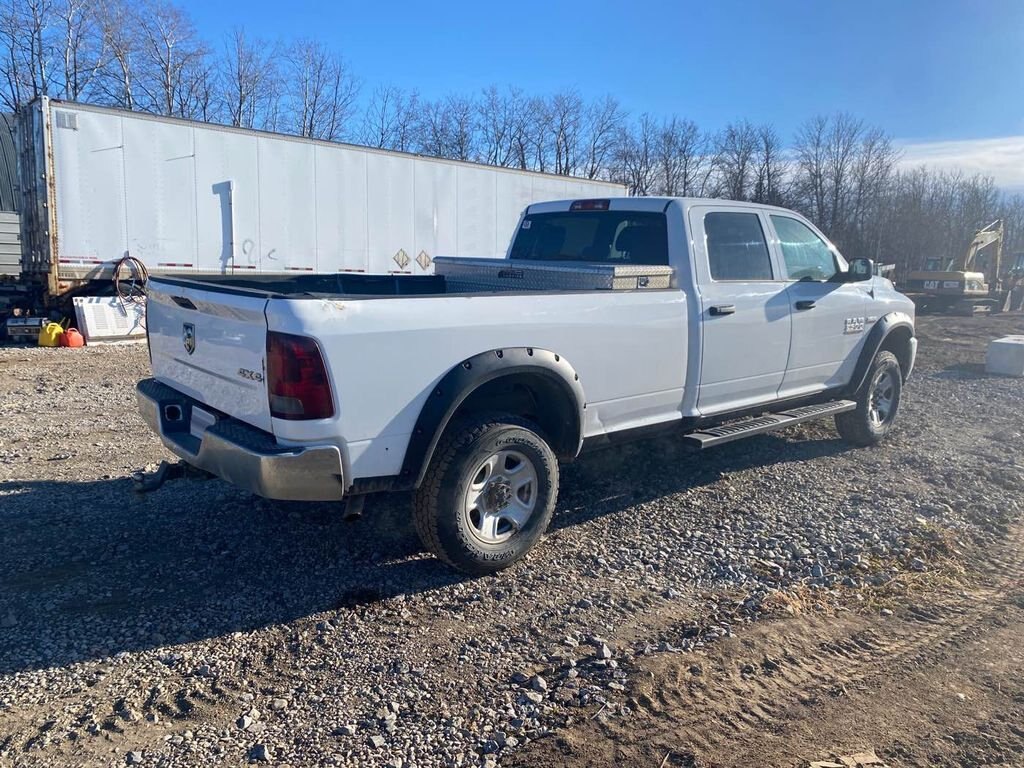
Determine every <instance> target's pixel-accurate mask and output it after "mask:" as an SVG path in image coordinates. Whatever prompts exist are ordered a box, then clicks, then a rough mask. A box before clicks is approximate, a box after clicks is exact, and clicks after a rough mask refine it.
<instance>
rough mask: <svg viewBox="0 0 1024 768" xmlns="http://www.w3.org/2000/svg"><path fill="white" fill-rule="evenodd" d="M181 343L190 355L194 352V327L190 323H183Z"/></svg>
mask: <svg viewBox="0 0 1024 768" xmlns="http://www.w3.org/2000/svg"><path fill="white" fill-rule="evenodd" d="M181 343H182V344H184V345H185V351H186V352H188V353H189V354H190V355H191V354H192V353H193V352H195V351H196V327H195V325H193V324H192V323H184V324H183V325H182V326H181Z"/></svg>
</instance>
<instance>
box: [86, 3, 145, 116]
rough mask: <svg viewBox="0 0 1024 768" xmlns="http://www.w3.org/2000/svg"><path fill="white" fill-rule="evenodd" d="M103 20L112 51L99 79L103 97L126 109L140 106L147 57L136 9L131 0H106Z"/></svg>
mask: <svg viewBox="0 0 1024 768" xmlns="http://www.w3.org/2000/svg"><path fill="white" fill-rule="evenodd" d="M99 24H100V32H101V34H102V39H103V45H104V47H105V49H106V50H107V52H108V57H107V59H106V61H105V62H104V66H103V67H102V68H101V70H100V73H99V79H98V82H97V88H98V90H99V91H100V92H101V100H102V101H105V102H108V103H110V104H113V105H115V106H118V107H123V108H124V109H136V108H137V106H138V104H137V101H138V99H137V89H138V85H137V82H138V80H139V79H140V72H139V69H140V62H141V60H142V58H143V54H142V38H141V35H140V33H139V26H140V24H139V19H138V18H137V14H136V9H135V7H134V6H133V5H132V4H131V3H130V1H129V0H103V4H102V6H100V19H99Z"/></svg>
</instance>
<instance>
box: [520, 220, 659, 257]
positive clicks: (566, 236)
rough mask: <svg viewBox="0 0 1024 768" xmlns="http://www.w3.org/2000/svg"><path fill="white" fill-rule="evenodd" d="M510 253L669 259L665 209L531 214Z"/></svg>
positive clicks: (522, 255) (521, 255)
mask: <svg viewBox="0 0 1024 768" xmlns="http://www.w3.org/2000/svg"><path fill="white" fill-rule="evenodd" d="M511 258H513V259H515V260H523V261H528V260H532V261H583V262H610V263H613V264H645V265H646V264H657V265H667V264H668V226H667V223H666V219H665V214H664V213H649V212H646V211H569V212H565V213H533V214H527V216H526V217H524V218H523V222H522V224H520V226H519V231H518V232H517V233H516V237H515V240H514V241H513V243H512V253H511Z"/></svg>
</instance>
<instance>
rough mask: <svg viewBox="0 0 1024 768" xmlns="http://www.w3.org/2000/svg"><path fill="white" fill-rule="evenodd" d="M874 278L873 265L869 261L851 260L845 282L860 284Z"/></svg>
mask: <svg viewBox="0 0 1024 768" xmlns="http://www.w3.org/2000/svg"><path fill="white" fill-rule="evenodd" d="M874 276H875V263H874V262H873V261H872V260H871V259H853V261H851V262H850V268H849V270H847V272H846V282H848V283H861V282H864V281H865V280H870V279H871V278H872V277H874Z"/></svg>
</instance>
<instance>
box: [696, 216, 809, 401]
mask: <svg viewBox="0 0 1024 768" xmlns="http://www.w3.org/2000/svg"><path fill="white" fill-rule="evenodd" d="M689 222H690V231H691V232H692V233H693V247H694V250H695V265H694V266H695V270H696V277H697V284H698V290H699V293H700V302H701V335H702V340H701V341H702V343H701V362H700V366H701V368H700V384H699V388H698V394H697V409H698V410H699V411H700V412H701V413H702V414H703V415H711V414H716V413H722V412H725V411H732V410H737V409H741V408H746V407H749V406H753V405H758V404H761V403H766V402H770V401H772V400H774V399H775V398H776V396H777V393H778V389H779V386H780V385H781V384H782V380H783V376H784V375H785V372H786V361H787V359H788V357H789V343H790V323H791V321H790V302H789V298H788V297H787V295H786V283H785V281H783V279H782V276H781V269H780V266H779V264H778V263H777V262H776V259H775V257H774V256H773V253H772V251H771V249H769V247H768V238H767V235H766V232H767V223H766V222H765V220H764V216H763V215H762V214H761V213H760V212H759V211H757V210H754V209H751V208H747V207H741V206H730V205H728V204H722V205H709V206H695V207H693V208H691V209H690V213H689Z"/></svg>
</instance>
